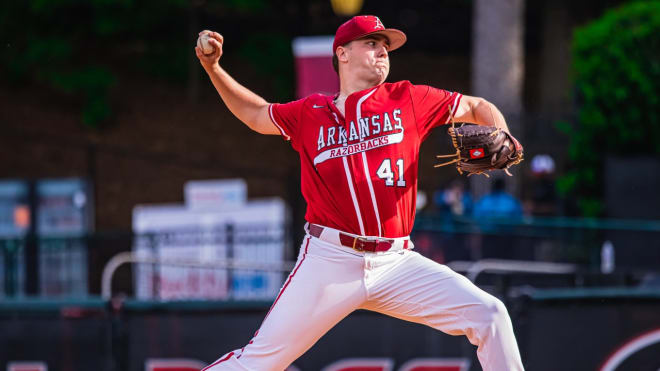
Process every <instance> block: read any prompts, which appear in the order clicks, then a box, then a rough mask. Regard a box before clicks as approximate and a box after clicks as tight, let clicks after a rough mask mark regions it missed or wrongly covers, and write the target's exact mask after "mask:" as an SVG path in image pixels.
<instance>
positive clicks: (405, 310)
mask: <svg viewBox="0 0 660 371" xmlns="http://www.w3.org/2000/svg"><path fill="white" fill-rule="evenodd" d="M366 309H369V310H374V311H377V312H381V313H384V314H387V315H390V316H393V317H397V318H401V319H404V320H407V321H412V322H418V323H422V324H426V325H428V326H431V327H434V328H436V329H438V330H441V331H443V332H446V333H449V334H452V335H460V334H465V332H466V331H469V329H470V328H473V327H475V326H482V325H485V324H486V323H488V322H490V321H492V320H493V316H497V315H501V314H502V313H504V314H506V309H505V308H504V305H503V304H502V302H501V301H500V300H499V299H497V298H495V297H494V296H492V295H490V294H488V293H487V292H485V291H483V290H482V289H480V288H478V287H477V286H476V285H474V284H473V283H472V282H471V281H470V280H468V279H467V278H465V277H464V276H462V275H461V274H458V273H456V272H454V271H453V270H451V269H450V268H449V267H447V266H446V265H443V264H439V263H436V262H434V261H432V260H430V259H428V258H426V257H424V256H422V255H420V254H418V253H416V252H414V251H410V252H407V254H406V256H405V257H403V258H402V260H401V262H399V263H398V264H396V266H394V267H392V269H390V270H388V271H387V272H386V273H385V274H383V275H382V277H380V278H379V279H378V281H377V282H376V284H375V285H374V286H373V287H371V288H370V297H369V304H368V307H366Z"/></svg>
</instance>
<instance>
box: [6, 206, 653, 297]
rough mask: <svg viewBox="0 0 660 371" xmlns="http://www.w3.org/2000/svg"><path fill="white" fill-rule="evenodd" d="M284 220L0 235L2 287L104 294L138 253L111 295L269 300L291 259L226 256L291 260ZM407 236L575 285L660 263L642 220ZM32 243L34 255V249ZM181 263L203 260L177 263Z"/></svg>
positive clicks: (445, 226) (428, 224) (649, 269)
mask: <svg viewBox="0 0 660 371" xmlns="http://www.w3.org/2000/svg"><path fill="white" fill-rule="evenodd" d="M290 228H291V227H290V225H272V224H271V225H254V224H226V225H224V226H222V227H220V228H212V229H201V228H200V229H188V230H171V231H165V232H162V233H148V234H134V233H130V232H125V233H120V232H116V233H96V234H89V235H85V236H75V237H65V236H60V237H35V238H16V237H14V238H2V239H0V247H1V248H2V253H1V254H0V259H2V260H1V262H2V264H0V269H1V270H0V272H1V273H2V274H1V275H0V280H1V281H0V282H2V285H0V286H1V288H2V290H1V291H0V292H1V294H2V296H4V297H21V296H26V295H28V290H27V282H28V280H27V278H26V275H27V272H37V274H36V277H37V278H38V279H37V282H35V284H36V285H37V287H38V289H37V291H36V292H35V294H36V295H39V296H43V297H51V298H62V297H81V296H94V295H100V294H101V286H102V282H101V281H102V274H103V269H104V268H105V267H106V265H107V264H108V262H109V261H110V259H111V258H112V257H113V256H115V255H117V254H119V253H122V252H131V251H132V252H134V253H135V255H136V257H138V258H140V257H141V258H143V259H147V258H150V259H152V260H155V261H158V259H161V260H162V261H163V262H165V263H167V262H169V263H167V264H168V265H162V264H160V265H159V264H157V263H139V262H137V261H135V262H134V263H136V264H127V265H125V266H120V267H117V270H116V271H115V272H114V277H113V280H112V287H113V291H114V292H115V293H123V294H125V295H128V296H137V297H139V298H143V299H147V298H154V299H185V298H208V299H220V300H234V299H250V298H252V299H259V300H268V299H271V298H273V297H274V296H275V295H276V294H277V290H278V288H279V287H280V285H281V283H282V280H283V278H284V277H283V275H284V273H282V272H286V270H287V269H286V267H288V266H290V263H289V265H285V266H284V268H283V269H281V272H258V271H259V270H260V269H256V270H250V269H233V268H231V267H230V266H228V264H229V263H231V264H237V263H238V264H240V263H243V264H262V265H263V264H264V263H265V264H269V263H271V264H274V265H277V264H282V263H285V262H290V261H291V260H295V259H293V258H294V257H295V255H296V254H297V248H296V246H295V245H294V243H293V242H292V240H291V239H290V237H289V236H290V235H291V231H290ZM412 239H413V241H414V243H415V249H416V250H417V251H419V252H420V253H422V254H424V255H425V256H428V257H429V258H431V259H433V260H436V261H438V262H440V263H449V264H450V265H451V263H452V262H457V261H458V262H466V261H467V262H476V261H480V260H483V259H505V260H516V261H530V262H553V263H571V264H575V265H576V266H577V267H578V271H579V273H580V274H582V278H581V279H576V280H575V282H574V283H573V284H574V285H576V286H580V285H586V286H589V285H629V286H634V285H639V284H645V283H650V282H653V277H654V274H657V272H658V262H660V222H657V221H648V220H606V219H578V218H549V217H547V218H540V217H536V218H519V219H491V220H481V221H479V222H475V221H474V220H472V219H467V218H458V217H441V216H434V215H428V214H423V215H420V216H418V218H417V221H416V225H415V229H414V233H413V236H412ZM31 245H34V246H35V247H36V256H30V253H29V251H30V248H29V246H31ZM177 261H180V262H182V264H183V263H187V264H194V263H197V264H200V265H203V267H199V268H194V267H190V266H188V267H177V266H175V265H176V264H175V263H176V262H177ZM214 263H215V264H217V265H218V267H217V268H215V269H214V265H213V264H214ZM257 268H258V267H257ZM263 269H264V268H261V270H263ZM601 273H603V274H602V275H601ZM588 276H591V277H592V279H591V280H589V279H587V278H585V277H588ZM596 276H598V277H600V278H598V279H595V278H593V277H596ZM539 284H540V283H539ZM549 284H550V283H545V286H547V285H549Z"/></svg>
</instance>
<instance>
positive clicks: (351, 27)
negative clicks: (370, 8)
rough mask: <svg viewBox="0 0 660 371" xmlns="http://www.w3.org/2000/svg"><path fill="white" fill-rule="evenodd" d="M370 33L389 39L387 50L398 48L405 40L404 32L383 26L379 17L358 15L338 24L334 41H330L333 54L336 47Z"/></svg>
mask: <svg viewBox="0 0 660 371" xmlns="http://www.w3.org/2000/svg"><path fill="white" fill-rule="evenodd" d="M370 34H381V35H383V36H385V37H387V39H388V40H389V41H390V47H389V49H387V51H392V50H394V49H398V48H400V47H401V45H403V44H404V43H405V42H406V39H407V38H406V34H404V33H403V32H402V31H399V30H397V29H394V28H385V26H384V25H383V22H381V21H380V18H378V17H376V16H375V15H358V16H355V17H353V18H351V19H349V20H348V21H346V22H345V23H344V24H342V25H341V26H339V28H338V29H337V33H336V34H335V41H334V42H333V43H332V52H333V54H334V53H335V52H336V51H337V47H338V46H341V45H345V44H348V43H349V42H351V41H353V40H356V39H359V38H361V37H364V36H367V35H370Z"/></svg>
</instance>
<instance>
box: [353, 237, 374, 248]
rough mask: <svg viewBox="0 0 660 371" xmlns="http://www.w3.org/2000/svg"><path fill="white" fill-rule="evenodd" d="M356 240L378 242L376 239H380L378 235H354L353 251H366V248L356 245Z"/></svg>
mask: <svg viewBox="0 0 660 371" xmlns="http://www.w3.org/2000/svg"><path fill="white" fill-rule="evenodd" d="M358 240H360V241H362V242H364V243H367V242H376V243H378V241H380V238H378V237H362V236H356V237H355V238H354V239H353V250H355V251H359V252H364V251H366V250H365V249H364V247H361V246H356V245H357V242H358Z"/></svg>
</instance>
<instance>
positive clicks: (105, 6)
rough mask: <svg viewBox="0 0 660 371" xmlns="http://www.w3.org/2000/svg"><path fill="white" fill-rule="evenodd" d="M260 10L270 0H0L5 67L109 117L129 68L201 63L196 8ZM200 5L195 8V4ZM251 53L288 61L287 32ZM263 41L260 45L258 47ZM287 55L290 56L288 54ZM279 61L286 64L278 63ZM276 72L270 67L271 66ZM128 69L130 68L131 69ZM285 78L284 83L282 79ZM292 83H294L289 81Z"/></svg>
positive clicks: (147, 71) (95, 118)
mask: <svg viewBox="0 0 660 371" xmlns="http://www.w3.org/2000/svg"><path fill="white" fill-rule="evenodd" d="M202 6H204V8H205V9H207V10H208V9H210V10H211V11H212V12H214V14H222V16H223V17H230V16H231V15H232V14H246V13H249V14H254V13H258V14H263V13H264V12H265V11H266V10H267V7H268V2H267V1H266V0H206V1H205V0H140V1H137V0H23V1H5V2H0V35H1V36H0V37H1V38H2V39H1V40H2V48H0V73H1V74H2V76H3V80H4V81H5V82H6V83H8V84H10V86H11V87H14V88H16V87H19V86H25V85H30V84H36V85H37V86H39V87H40V88H48V89H52V90H54V91H57V92H59V93H60V94H63V95H66V96H70V97H73V98H74V99H75V100H76V101H77V102H80V107H81V121H82V122H83V123H84V124H85V125H87V126H89V127H94V128H98V127H100V126H101V125H102V124H103V123H105V122H109V121H110V120H111V118H112V108H111V107H112V90H113V87H117V86H118V85H120V84H121V76H127V74H124V72H126V71H128V72H129V73H139V74H144V75H147V76H152V77H155V78H161V79H166V80H168V81H171V82H174V83H185V82H186V81H187V78H188V77H189V74H188V67H189V64H190V63H191V62H192V63H197V61H196V59H195V58H194V54H193V53H192V45H193V43H194V40H193V38H195V37H196V31H194V32H195V35H192V32H193V30H191V21H192V17H191V14H192V12H193V11H195V12H196V13H197V15H198V16H199V17H204V16H205V17H206V18H208V17H209V14H203V9H202ZM194 8H196V9H194ZM266 36H267V37H268V40H269V41H263V40H261V41H254V42H253V43H252V44H254V45H255V47H254V48H252V49H250V48H251V47H249V46H248V47H246V52H245V53H246V55H248V56H250V57H254V58H255V59H254V61H255V62H256V63H257V65H259V66H261V68H262V69H265V70H268V71H271V70H272V68H273V66H269V65H268V63H266V61H267V60H268V58H267V57H268V55H269V54H272V55H284V54H286V55H284V57H283V58H284V60H283V61H279V60H274V59H271V62H273V63H274V64H275V65H278V66H279V65H281V64H282V63H291V60H290V59H291V57H290V54H291V52H290V50H289V51H287V53H284V52H283V51H284V44H286V47H287V48H289V49H290V46H289V44H288V43H289V39H286V38H284V37H283V36H277V35H266ZM259 48H262V49H260V50H257V49H259ZM287 58H288V60H287ZM280 67H281V66H280ZM271 72H272V71H271ZM128 75H130V74H128ZM280 83H281V82H280ZM289 84H290V83H289Z"/></svg>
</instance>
